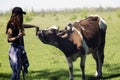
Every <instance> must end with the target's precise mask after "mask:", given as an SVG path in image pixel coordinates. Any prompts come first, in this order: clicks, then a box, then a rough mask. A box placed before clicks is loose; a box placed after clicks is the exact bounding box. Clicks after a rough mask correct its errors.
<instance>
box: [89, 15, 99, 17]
mask: <svg viewBox="0 0 120 80" xmlns="http://www.w3.org/2000/svg"><path fill="white" fill-rule="evenodd" d="M88 17H99V15H90V16H88Z"/></svg>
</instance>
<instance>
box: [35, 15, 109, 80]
mask: <svg viewBox="0 0 120 80" xmlns="http://www.w3.org/2000/svg"><path fill="white" fill-rule="evenodd" d="M106 29H107V25H106V22H105V20H104V19H103V18H101V17H99V16H96V15H91V16H88V17H87V18H84V19H81V20H79V21H75V22H73V23H69V24H67V26H65V29H63V30H59V28H58V27H56V26H53V27H50V28H48V29H44V30H39V28H37V29H36V35H37V36H38V38H39V39H40V40H41V41H42V42H43V43H45V44H49V45H53V46H55V47H57V48H59V49H60V50H61V51H62V52H63V53H64V55H65V57H66V59H67V62H68V66H69V74H70V80H74V77H73V61H75V60H76V59H77V58H78V57H81V62H80V67H81V71H82V80H85V79H86V78H85V61H86V55H87V54H89V53H92V56H93V58H94V59H95V61H96V74H95V76H96V78H98V79H101V78H102V65H103V63H104V46H105V36H106Z"/></svg>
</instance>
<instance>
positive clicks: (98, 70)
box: [92, 50, 102, 78]
mask: <svg viewBox="0 0 120 80" xmlns="http://www.w3.org/2000/svg"><path fill="white" fill-rule="evenodd" d="M92 55H93V58H94V59H95V61H96V74H95V76H96V77H97V78H102V60H101V54H100V52H99V50H95V51H94V52H93V54H92Z"/></svg>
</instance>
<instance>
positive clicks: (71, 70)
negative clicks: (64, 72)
mask: <svg viewBox="0 0 120 80" xmlns="http://www.w3.org/2000/svg"><path fill="white" fill-rule="evenodd" d="M67 62H68V67H69V75H70V80H74V77H73V63H72V60H71V58H67Z"/></svg>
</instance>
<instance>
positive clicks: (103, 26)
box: [99, 17, 107, 32]
mask: <svg viewBox="0 0 120 80" xmlns="http://www.w3.org/2000/svg"><path fill="white" fill-rule="evenodd" d="M99 27H100V29H101V30H102V31H105V32H106V29H107V25H106V22H105V20H104V19H103V18H101V17H99Z"/></svg>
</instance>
